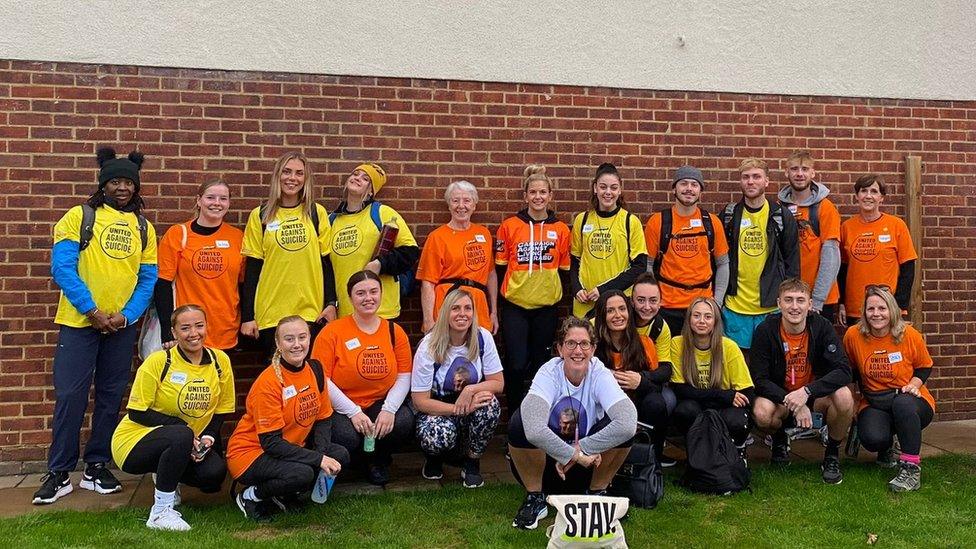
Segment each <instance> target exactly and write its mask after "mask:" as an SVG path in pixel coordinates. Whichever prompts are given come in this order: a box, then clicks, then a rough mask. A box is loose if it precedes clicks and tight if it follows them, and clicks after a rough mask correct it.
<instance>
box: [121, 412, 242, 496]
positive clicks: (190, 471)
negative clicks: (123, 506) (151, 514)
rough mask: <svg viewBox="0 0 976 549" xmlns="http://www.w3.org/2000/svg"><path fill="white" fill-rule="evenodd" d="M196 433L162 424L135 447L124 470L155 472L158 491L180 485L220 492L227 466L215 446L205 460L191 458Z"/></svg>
mask: <svg viewBox="0 0 976 549" xmlns="http://www.w3.org/2000/svg"><path fill="white" fill-rule="evenodd" d="M192 450H193V431H191V430H190V428H189V427H187V426H186V425H163V426H161V427H157V428H156V429H153V430H152V431H151V432H150V433H149V434H148V435H146V436H144V437H142V439H141V440H140V441H139V442H137V443H136V445H135V446H133V448H132V451H131V452H129V455H128V456H126V458H125V463H123V464H122V465H121V468H122V470H123V471H125V472H126V473H129V474H132V475H142V474H145V473H156V489H157V490H159V491H160V492H172V491H174V490H176V485H177V484H179V483H181V482H182V483H183V484H186V485H187V486H193V487H194V488H199V489H200V491H202V492H206V493H214V492H219V491H220V487H221V485H222V484H223V483H224V477H225V476H227V463H226V462H225V461H224V458H223V457H222V456H221V455H220V454H219V453H218V450H217V448H216V443H215V447H214V448H212V449H211V450H210V452H208V453H207V455H206V457H204V458H203V461H201V462H196V461H193V459H192V458H190V452H191V451H192Z"/></svg>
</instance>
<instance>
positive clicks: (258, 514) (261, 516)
mask: <svg viewBox="0 0 976 549" xmlns="http://www.w3.org/2000/svg"><path fill="white" fill-rule="evenodd" d="M234 500H235V501H236V502H237V508H238V509H240V510H241V512H242V513H244V516H245V517H247V518H249V519H251V520H253V521H254V522H271V520H272V517H271V513H269V512H268V508H267V506H266V505H264V503H265V502H263V501H254V500H253V499H248V498H246V497H244V492H240V493H238V494H237V497H236V498H234Z"/></svg>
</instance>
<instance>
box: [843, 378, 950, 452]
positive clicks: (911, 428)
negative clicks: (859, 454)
mask: <svg viewBox="0 0 976 549" xmlns="http://www.w3.org/2000/svg"><path fill="white" fill-rule="evenodd" d="M934 415H935V412H934V411H933V410H932V408H931V407H930V406H929V403H928V402H926V401H925V399H923V398H919V397H916V396H914V395H909V394H907V393H899V394H898V395H896V396H895V400H894V401H893V402H892V403H891V409H890V410H881V409H878V408H873V407H870V406H869V407H867V408H865V409H864V410H862V411H861V413H860V414H858V416H857V434H858V436H859V437H860V439H861V444H862V445H863V446H864V447H865V448H866V449H867V450H869V451H871V452H884V451H885V450H887V449H888V448H891V444H892V438H891V435H892V431H894V433H896V434H897V435H898V443H899V444H900V445H901V451H902V452H903V453H906V454H910V455H914V456H917V455H918V453H919V452H921V450H922V429H924V428H925V427H927V426H928V424H929V423H931V422H932V416H934Z"/></svg>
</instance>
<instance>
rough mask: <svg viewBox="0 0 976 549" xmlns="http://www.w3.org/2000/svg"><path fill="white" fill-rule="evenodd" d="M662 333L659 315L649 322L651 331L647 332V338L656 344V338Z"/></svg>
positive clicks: (662, 328) (661, 322)
mask: <svg viewBox="0 0 976 549" xmlns="http://www.w3.org/2000/svg"><path fill="white" fill-rule="evenodd" d="M663 331H664V319H663V318H661V316H660V315H658V316H655V317H654V320H652V321H651V329H650V330H648V332H647V337H649V338H651V341H653V342H655V343H657V338H658V336H660V335H661V332H663Z"/></svg>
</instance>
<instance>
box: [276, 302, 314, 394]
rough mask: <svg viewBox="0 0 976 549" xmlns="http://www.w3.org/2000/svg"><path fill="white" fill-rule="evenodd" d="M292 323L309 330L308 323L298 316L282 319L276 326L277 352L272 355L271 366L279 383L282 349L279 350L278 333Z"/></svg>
mask: <svg viewBox="0 0 976 549" xmlns="http://www.w3.org/2000/svg"><path fill="white" fill-rule="evenodd" d="M292 322H301V323H302V325H303V326H305V329H306V330H307V329H308V322H306V321H305V319H304V318H302V317H300V316H298V315H290V316H286V317H284V318H282V319H281V320H279V321H278V325H277V326H275V334H274V338H275V351H274V354H273V355H271V365H272V366H274V367H275V373H276V374H277V375H278V379H279V381H280V380H281V349H279V348H278V332H280V331H281V327H282V326H284V325H285V324H291V323H292ZM311 335H312V334H311V332H309V337H311ZM309 347H311V342H309Z"/></svg>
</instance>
